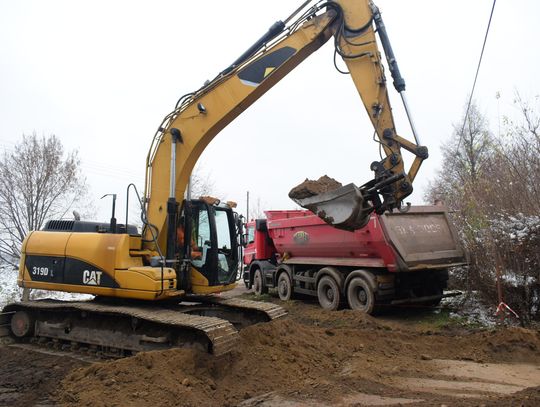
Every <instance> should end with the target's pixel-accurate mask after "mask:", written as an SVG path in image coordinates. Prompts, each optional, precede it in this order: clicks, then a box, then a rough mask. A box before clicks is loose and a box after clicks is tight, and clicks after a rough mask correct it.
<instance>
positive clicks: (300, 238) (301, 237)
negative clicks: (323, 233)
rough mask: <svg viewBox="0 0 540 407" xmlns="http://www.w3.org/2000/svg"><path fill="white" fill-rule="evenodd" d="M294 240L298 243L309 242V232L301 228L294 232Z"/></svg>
mask: <svg viewBox="0 0 540 407" xmlns="http://www.w3.org/2000/svg"><path fill="white" fill-rule="evenodd" d="M293 240H294V243H296V244H307V243H308V242H309V234H308V233H307V232H304V231H303V230H301V231H300V232H296V233H295V234H294V236H293Z"/></svg>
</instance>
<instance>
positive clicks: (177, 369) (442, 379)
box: [0, 287, 540, 407]
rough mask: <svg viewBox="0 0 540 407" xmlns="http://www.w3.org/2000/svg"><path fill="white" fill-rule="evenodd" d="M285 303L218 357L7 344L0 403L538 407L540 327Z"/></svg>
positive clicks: (1, 359)
mask: <svg viewBox="0 0 540 407" xmlns="http://www.w3.org/2000/svg"><path fill="white" fill-rule="evenodd" d="M244 291H245V290H244V289H243V288H242V287H239V288H237V289H236V290H235V292H234V294H233V295H236V294H242V293H243V292H244ZM271 300H272V301H277V300H275V299H271ZM284 306H285V307H286V308H287V309H288V311H289V316H288V317H286V318H284V319H282V320H278V321H274V322H272V323H267V324H259V325H255V326H252V327H249V328H246V329H245V330H243V331H242V332H241V343H240V346H239V347H238V349H236V350H235V351H234V352H233V353H232V354H230V355H227V356H224V357H221V358H216V357H214V356H211V355H207V354H204V353H200V352H198V351H195V350H190V349H173V350H169V351H159V352H149V353H140V354H138V355H137V356H135V357H132V358H126V359H121V360H116V361H105V362H102V361H98V362H96V361H93V360H91V359H88V358H84V357H78V358H73V357H72V356H70V355H68V354H63V353H58V352H54V351H48V353H44V352H36V351H34V350H32V348H31V347H25V346H22V347H20V346H3V347H0V405H6V406H8V405H9V406H41V407H44V406H52V405H64V406H152V407H157V406H173V405H176V406H244V407H246V406H247V407H250V406H259V407H260V406H265V407H273V406H279V407H293V406H295V407H296V406H364V405H366V406H397V405H411V406H433V405H436V406H442V405H448V406H456V405H457V406H481V405H486V406H521V405H524V406H538V405H540V334H539V333H538V332H537V331H532V330H525V329H521V328H505V329H498V330H478V329H477V330H472V329H464V328H448V327H440V328H437V327H433V326H430V325H429V324H424V323H420V322H421V321H422V319H423V316H424V314H423V313H421V312H420V313H419V312H418V311H413V310H411V311H407V312H406V313H408V314H412V318H411V317H410V315H409V318H407V321H406V322H404V318H403V316H404V313H403V311H401V312H392V311H390V312H387V313H386V314H385V315H384V316H383V317H381V318H377V319H376V318H372V317H367V316H363V315H360V314H358V313H355V312H352V311H350V310H342V311H337V312H326V311H323V310H321V309H320V308H319V307H318V305H317V304H316V303H313V302H304V301H289V302H287V303H285V304H284ZM411 321H412V322H411ZM419 321H420V322H419Z"/></svg>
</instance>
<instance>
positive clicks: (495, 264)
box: [426, 94, 540, 322]
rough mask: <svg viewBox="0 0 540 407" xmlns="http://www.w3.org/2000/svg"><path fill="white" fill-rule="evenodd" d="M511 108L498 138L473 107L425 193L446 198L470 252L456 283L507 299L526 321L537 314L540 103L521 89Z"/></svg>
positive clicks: (539, 285) (539, 288)
mask: <svg viewBox="0 0 540 407" xmlns="http://www.w3.org/2000/svg"><path fill="white" fill-rule="evenodd" d="M536 102H537V103H538V99H537V100H536ZM515 105H516V107H517V109H518V111H519V113H520V114H519V118H518V119H517V121H515V122H514V121H511V120H508V119H506V120H505V128H504V132H503V134H501V136H500V137H498V138H496V137H494V136H491V135H490V133H489V131H488V128H487V122H486V121H485V119H483V117H482V116H481V115H479V113H478V109H476V107H475V108H474V109H472V110H471V111H472V114H471V116H470V118H469V119H468V123H467V125H466V126H465V132H464V133H463V134H460V132H459V131H456V132H454V136H453V139H452V140H451V141H450V142H449V143H448V144H447V145H446V146H445V147H444V149H443V153H444V154H443V157H444V161H443V163H442V168H441V170H440V171H439V173H438V176H437V178H436V179H435V180H434V182H433V183H432V184H431V187H430V188H429V190H428V192H427V194H426V198H428V199H429V200H433V199H434V198H442V199H443V200H445V201H446V202H447V204H448V205H449V207H450V209H451V210H452V211H453V212H454V215H455V216H454V219H455V221H456V222H455V223H456V226H457V227H458V229H459V231H460V232H461V236H462V238H463V243H464V245H465V247H466V249H467V251H468V252H469V254H470V267H469V268H468V270H465V271H466V272H465V273H459V274H454V275H453V277H454V281H455V282H456V283H457V284H463V285H462V286H461V287H459V288H466V289H470V290H475V291H478V292H480V293H481V295H482V296H483V297H484V298H486V299H487V300H488V301H490V302H492V303H493V302H495V301H501V300H502V301H505V302H506V303H508V304H510V305H511V306H512V307H513V308H514V309H515V310H517V311H518V312H519V314H520V315H521V316H522V319H521V321H522V322H523V321H529V320H532V319H539V318H540V301H539V298H540V272H539V271H538V270H539V269H540V255H539V254H538V253H540V215H539V214H540V187H539V186H540V158H539V157H540V137H539V129H540V106H536V105H535V104H532V103H530V102H526V101H524V100H523V99H522V98H521V97H520V96H519V94H518V95H517V96H516V100H515ZM455 128H456V129H458V130H459V129H460V128H459V127H455ZM456 277H457V278H456ZM460 280H461V281H460ZM497 280H498V281H499V282H500V287H502V292H499V291H498V287H497V284H496V281H497Z"/></svg>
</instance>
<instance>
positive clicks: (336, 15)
mask: <svg viewBox="0 0 540 407" xmlns="http://www.w3.org/2000/svg"><path fill="white" fill-rule="evenodd" d="M309 3H310V2H309V1H308V2H306V3H304V6H308V5H309ZM305 9H306V7H301V8H300V9H299V10H298V11H297V12H295V14H293V15H292V16H291V17H289V18H288V19H287V20H286V21H285V22H278V23H276V24H274V25H273V26H272V27H271V29H270V30H269V32H268V33H267V34H265V36H263V37H262V38H261V39H260V40H259V41H258V42H257V43H255V44H254V45H253V46H252V47H251V48H250V49H248V51H246V53H244V54H243V55H242V56H241V57H240V58H239V59H237V60H236V61H235V62H234V63H233V64H232V65H231V66H230V67H228V68H227V69H225V70H224V71H223V72H221V73H220V74H219V75H218V76H217V77H216V78H215V79H214V80H212V81H210V82H208V83H206V84H205V85H204V86H203V87H202V88H200V89H199V90H197V91H195V92H193V93H190V94H187V95H185V96H184V97H182V98H181V99H180V100H179V101H178V104H177V106H176V107H175V109H174V110H173V111H172V112H171V113H170V114H168V115H167V116H166V117H165V119H164V120H163V122H162V124H161V125H160V126H159V129H158V131H157V133H156V134H155V137H154V139H153V142H152V146H151V148H150V152H149V154H148V158H147V172H146V191H145V198H146V200H145V203H146V212H147V218H148V221H149V225H150V226H148V227H146V229H145V242H146V243H145V246H146V248H147V249H150V250H156V245H157V246H158V247H159V248H161V249H162V251H163V249H166V248H167V244H168V242H169V241H170V240H171V238H172V236H173V233H174V231H173V230H171V229H172V228H173V227H174V225H175V223H174V221H173V219H174V218H175V216H176V213H177V208H178V204H179V202H181V201H182V200H183V197H184V193H185V191H186V188H187V186H188V183H189V178H190V175H191V173H192V170H193V168H194V166H195V164H196V162H197V160H198V158H199V157H200V155H201V154H202V152H203V151H204V149H205V148H206V146H207V145H208V144H209V143H210V142H211V141H212V139H213V138H214V137H215V136H216V135H217V134H218V133H219V132H220V131H221V130H222V129H223V128H224V127H225V126H227V125H228V124H229V123H230V122H231V121H233V120H234V119H235V118H236V117H237V116H238V115H240V113H242V112H243V111H244V110H246V109H247V108H248V107H249V106H250V105H251V104H253V103H254V102H255V101H257V99H259V98H260V97H261V96H262V95H263V94H264V93H266V92H267V91H268V90H269V89H270V88H272V87H273V86H274V85H275V84H276V83H277V82H279V81H280V80H281V79H282V78H283V77H285V76H286V75H287V74H288V73H289V72H291V71H292V70H293V69H294V68H295V67H296V66H298V65H299V64H300V63H301V62H302V61H304V60H305V59H306V58H307V57H308V56H309V55H311V54H312V53H313V52H315V51H316V50H318V49H319V48H320V47H321V46H322V45H324V44H325V43H326V42H327V41H328V40H330V39H331V38H334V42H335V47H336V53H337V54H338V55H340V56H341V57H342V58H343V60H344V61H345V63H346V65H347V67H348V70H349V72H350V75H351V77H352V79H353V81H354V83H355V85H356V87H357V89H358V92H359V94H360V96H361V98H362V101H363V104H364V106H365V108H366V110H367V112H368V115H369V117H370V119H371V121H372V123H373V127H374V129H375V137H376V138H377V140H378V142H379V143H380V144H381V146H382V149H383V151H384V153H385V155H386V157H385V158H384V159H383V160H382V161H381V162H375V163H373V164H372V167H371V168H372V170H374V171H375V179H374V180H373V181H371V182H370V183H368V184H366V185H364V186H363V187H361V188H360V190H359V193H360V201H361V202H359V203H360V206H362V207H363V211H362V217H363V219H365V218H366V214H369V212H370V211H372V210H377V211H380V212H382V211H384V210H392V209H394V208H398V207H399V206H400V205H401V202H402V201H403V199H404V198H405V197H406V196H408V195H410V194H411V192H412V181H413V180H414V178H415V176H416V173H417V171H418V169H419V167H420V164H421V162H422V160H423V159H424V158H427V149H425V148H424V147H419V146H418V145H417V144H415V143H413V142H410V141H407V140H406V139H404V138H402V137H401V136H399V135H398V134H397V132H396V130H395V125H394V120H393V116H392V111H391V107H390V102H389V98H388V92H387V86H386V78H385V75H384V69H383V65H382V61H381V54H380V52H379V49H378V46H377V42H376V38H375V28H376V27H377V29H378V30H379V32H380V31H381V24H382V20H381V19H380V14H379V13H378V9H377V8H376V7H375V6H374V5H373V3H372V2H371V1H368V0H336V1H329V2H319V3H317V4H316V5H314V6H312V7H311V8H309V9H307V11H304V10H305ZM377 21H379V22H377ZM382 27H383V28H384V26H382ZM382 43H383V46H384V47H385V50H386V53H387V56H388V52H389V51H391V49H390V50H389V49H386V48H387V47H389V42H388V41H387V38H385V39H383V40H382ZM391 58H393V55H392V57H391ZM391 63H392V65H391V72H392V74H393V76H394V82H395V83H396V82H398V85H399V86H397V88H398V90H400V89H401V91H402V90H404V82H403V83H401V81H402V78H401V77H400V75H399V70H398V69H397V65H396V64H395V62H394V61H391ZM392 66H394V68H392ZM401 147H403V148H405V149H406V150H408V151H410V152H412V153H413V154H415V155H416V159H415V161H414V163H413V165H412V167H411V169H410V170H409V172H408V173H406V172H405V169H404V163H403V158H402V155H401ZM357 193H358V192H357ZM380 196H382V200H381V199H380ZM301 204H302V203H301ZM310 209H311V208H310ZM315 212H316V213H317V212H320V211H317V210H315ZM321 215H322V216H321ZM319 216H321V217H323V218H324V213H322V214H321V213H319ZM367 217H368V218H369V216H367ZM326 220H327V221H329V223H331V221H332V219H328V217H327V219H326Z"/></svg>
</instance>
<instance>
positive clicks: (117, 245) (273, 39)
mask: <svg viewBox="0 0 540 407" xmlns="http://www.w3.org/2000/svg"><path fill="white" fill-rule="evenodd" d="M376 34H378V37H379V39H380V43H381V44H382V47H383V49H384V53H385V55H386V59H387V63H388V68H389V71H390V73H391V75H392V78H393V81H394V86H395V88H396V90H397V91H398V92H399V93H400V95H401V96H402V99H403V102H404V106H405V109H406V111H407V114H409V113H408V112H409V109H408V107H407V103H406V98H405V81H404V80H403V78H402V76H401V75H400V72H399V69H398V65H397V62H396V59H395V57H394V53H393V51H392V48H391V46H390V42H389V40H388V35H387V33H386V28H385V26H384V24H383V21H382V18H381V14H380V12H379V9H378V8H377V7H376V6H375V5H374V4H373V3H372V2H371V1H369V0H332V1H318V2H313V1H306V2H305V3H304V4H302V5H301V7H299V8H298V9H297V10H296V11H295V12H294V13H293V14H292V15H291V16H290V17H289V18H287V19H286V20H285V21H279V22H277V23H275V24H274V25H273V26H272V27H271V28H270V30H269V31H268V32H267V33H266V34H265V35H264V36H263V37H262V38H261V39H260V40H258V41H257V42H256V43H255V44H254V45H253V46H251V47H250V48H249V49H248V50H247V51H246V52H245V53H244V54H243V55H241V56H240V57H239V58H238V59H237V60H236V61H234V63H233V64H231V65H230V66H229V67H227V68H226V69H225V70H223V71H222V72H220V73H219V74H218V75H217V76H216V77H215V78H214V79H213V80H211V81H209V82H207V83H206V84H205V85H204V86H203V87H202V88H200V89H198V90H197V91H194V92H191V93H188V94H186V95H184V96H183V97H181V98H180V99H179V100H178V103H177V104H176V106H175V108H174V110H173V111H172V112H171V113H169V114H168V115H167V116H166V117H165V119H164V120H163V122H162V123H161V125H160V126H159V128H158V130H157V132H156V134H155V136H154V138H153V141H152V144H151V148H150V151H149V154H148V158H147V166H146V188H145V192H144V195H143V196H142V197H140V196H139V193H138V192H137V190H136V188H135V187H134V186H133V185H130V186H129V187H128V189H127V198H128V201H129V197H130V195H131V196H132V197H133V196H134V195H136V197H137V199H138V200H139V203H140V205H141V209H142V222H143V230H142V233H138V230H137V228H136V227H134V226H131V225H129V224H128V222H127V219H128V218H127V213H126V222H125V223H124V224H119V223H117V221H116V218H115V215H114V211H115V210H114V201H113V216H112V218H111V221H110V223H98V222H87V221H80V220H53V221H49V222H48V223H47V224H46V226H45V228H44V229H43V230H40V231H34V232H31V233H29V235H28V236H27V237H26V239H25V241H24V243H23V247H22V256H21V260H20V269H19V277H18V284H19V286H21V287H24V288H26V289H41V290H51V291H65V292H70V293H86V294H92V295H94V296H96V298H95V299H94V300H92V301H55V300H41V301H37V300H34V301H30V300H22V301H21V302H17V303H13V304H9V305H7V306H6V307H5V308H4V309H3V311H2V314H1V315H0V318H1V320H0V330H2V331H1V332H2V333H3V334H4V335H7V334H9V335H11V336H12V337H15V338H16V339H18V340H23V341H37V342H44V343H49V344H50V343H52V344H53V345H54V346H56V347H61V348H62V349H64V348H69V349H77V348H81V347H82V348H85V349H87V348H89V349H92V350H95V351H96V352H99V353H101V354H103V355H110V356H123V355H128V354H131V353H134V352H138V351H144V350H150V349H160V348H167V347H175V346H202V347H203V348H204V349H207V350H208V351H210V352H212V353H214V354H218V355H219V354H223V353H227V352H228V351H230V350H231V349H232V347H233V346H234V344H235V341H236V339H237V337H238V334H237V330H238V329H240V328H242V327H243V326H246V325H249V324H252V323H256V322H260V321H269V320H272V319H274V318H278V317H280V316H282V315H284V314H285V311H284V310H283V309H282V308H281V307H279V306H277V305H273V304H268V303H260V302H252V301H246V300H242V299H234V298H233V299H225V298H223V297H221V296H214V295H212V294H215V293H220V292H225V291H228V290H231V289H233V288H234V287H235V285H236V283H235V282H236V277H237V274H238V267H239V264H240V261H241V258H240V256H239V253H240V250H241V246H242V221H241V219H240V217H239V216H238V215H237V214H236V213H235V212H234V207H235V205H234V203H232V202H228V203H222V202H220V201H219V200H218V199H215V198H211V197H203V198H200V199H192V197H191V196H190V192H189V191H190V188H189V182H190V175H191V172H192V170H193V167H194V166H195V164H196V162H197V160H198V158H199V156H200V155H201V153H202V152H203V151H204V149H205V148H206V146H207V145H208V144H209V143H210V141H211V140H212V139H213V138H214V137H215V136H216V135H217V134H218V133H219V132H220V131H221V130H222V129H223V128H224V127H225V126H227V125H228V124H229V123H230V122H231V121H232V120H234V119H235V118H236V117H237V116H238V115H240V113H242V112H243V111H244V110H246V109H247V108H248V107H249V106H250V105H251V104H252V103H254V102H255V101H257V99H259V98H260V97H261V96H262V95H263V94H264V93H265V92H267V91H268V90H269V89H270V88H272V87H273V86H274V85H275V84H276V83H277V82H279V80H280V79H282V78H283V77H284V76H286V75H287V74H288V73H289V72H291V71H292V70H293V69H294V68H295V67H296V66H297V65H298V64H300V63H301V62H302V61H304V60H305V59H306V58H307V57H308V56H309V55H310V54H312V53H313V52H315V51H316V50H318V49H319V48H320V47H321V46H322V45H323V44H325V43H326V42H327V41H328V40H330V39H331V38H333V41H334V47H335V57H336V68H338V65H337V59H338V57H341V58H342V59H343V61H344V63H345V65H346V66H347V69H348V71H347V72H343V73H346V74H350V76H351V77H352V79H353V81H354V84H355V86H356V88H357V90H358V93H359V94H360V96H361V98H362V101H363V104H364V106H365V109H366V111H367V113H368V115H369V117H370V119H371V121H372V123H373V127H374V129H375V136H374V138H375V140H376V141H377V142H378V143H379V144H380V146H381V149H382V151H384V155H385V157H384V158H383V159H382V160H381V161H376V162H374V163H373V164H371V169H372V170H373V171H374V173H375V177H374V179H373V180H372V181H370V182H368V183H367V184H364V185H363V186H361V187H356V186H355V185H353V184H350V185H348V186H345V187H342V188H340V189H337V190H335V191H332V192H330V193H328V194H324V195H325V196H324V197H317V196H315V197H310V198H308V199H306V200H299V201H298V202H299V203H300V204H301V205H302V206H304V207H306V208H308V209H310V210H312V211H313V212H314V213H316V214H318V215H319V216H320V217H321V218H323V219H324V220H325V221H326V222H328V223H330V224H332V225H334V226H336V227H341V228H344V229H349V230H354V229H358V228H361V227H362V226H364V225H365V223H366V221H367V220H368V219H369V216H370V214H371V212H373V211H377V212H379V213H382V212H384V211H387V210H394V209H401V207H402V202H403V200H404V199H405V198H406V197H407V196H408V195H410V194H411V192H412V183H413V181H414V178H415V177H416V174H417V172H418V170H419V168H420V165H421V163H422V161H423V160H424V159H426V158H427V156H428V152H427V149H426V148H425V147H422V146H421V145H420V143H419V141H418V137H417V136H416V131H415V129H414V126H413V125H412V120H410V122H411V129H412V131H413V134H414V137H415V141H416V142H411V141H408V140H406V139H405V138H403V137H401V136H400V135H399V134H398V133H397V132H396V129H395V124H394V119H393V116H392V110H391V107H390V101H389V98H388V93H387V79H386V77H385V71H384V68H383V60H382V57H381V53H380V51H379V48H378V45H377V40H376ZM338 70H340V69H339V68H338ZM401 148H404V149H405V150H407V151H409V152H410V153H412V154H413V155H414V156H415V159H414V162H413V163H412V166H411V168H410V169H409V171H408V172H405V167H404V162H403V157H402V155H401ZM128 205H129V204H128ZM128 207H129V206H128ZM128 207H127V208H126V212H127V209H128Z"/></svg>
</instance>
